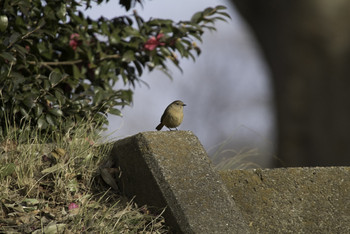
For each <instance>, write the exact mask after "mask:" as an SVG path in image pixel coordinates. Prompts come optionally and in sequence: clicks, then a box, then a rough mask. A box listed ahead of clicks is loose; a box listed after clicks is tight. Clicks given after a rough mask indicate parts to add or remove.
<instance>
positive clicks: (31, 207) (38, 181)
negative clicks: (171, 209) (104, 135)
mask: <svg viewBox="0 0 350 234" xmlns="http://www.w3.org/2000/svg"><path fill="white" fill-rule="evenodd" d="M100 135H101V134H99V133H96V132H94V131H91V128H90V127H89V124H82V126H81V127H80V128H78V129H75V130H74V132H69V133H68V134H65V135H56V136H45V135H42V134H41V133H39V132H35V131H34V132H33V131H25V129H21V130H20V131H17V130H16V129H11V130H10V131H7V135H6V137H4V136H2V137H0V206H1V207H0V210H1V212H0V232H1V233H90V232H92V233H107V232H112V233H167V231H168V230H167V228H166V227H165V226H164V219H163V218H162V216H161V214H158V215H154V214H151V213H150V212H149V210H148V208H147V207H146V206H144V207H138V206H137V205H136V204H135V203H134V202H133V201H129V200H128V199H126V198H125V197H122V196H120V195H118V194H117V193H116V192H115V191H114V190H112V189H110V188H109V186H108V185H106V183H104V181H103V180H102V179H101V176H100V170H99V166H100V165H101V163H102V162H103V161H104V160H106V157H107V156H108V154H109V152H110V150H111V145H112V144H107V143H106V142H103V139H101V137H100ZM53 139H54V140H53Z"/></svg>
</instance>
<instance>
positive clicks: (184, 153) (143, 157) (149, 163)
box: [111, 131, 249, 233]
mask: <svg viewBox="0 0 350 234" xmlns="http://www.w3.org/2000/svg"><path fill="white" fill-rule="evenodd" d="M111 158H112V160H113V161H114V162H115V164H116V165H118V166H119V167H120V169H121V171H122V174H121V178H120V181H119V186H120V187H121V188H122V190H123V192H124V193H125V194H126V195H127V196H129V197H133V196H135V201H136V202H137V203H138V204H139V205H143V204H147V205H149V206H154V207H158V208H164V207H166V211H165V214H164V216H165V219H166V222H167V223H168V224H169V225H170V226H172V227H173V231H174V232H175V233H180V232H181V233H249V227H248V225H247V223H246V222H245V220H244V219H243V217H242V214H241V212H240V210H239V209H237V206H236V204H235V202H234V201H233V199H232V198H231V197H230V195H229V193H228V191H227V189H226V187H225V186H224V185H223V183H222V181H221V178H220V176H219V175H218V174H217V173H216V172H215V171H214V170H213V168H212V165H211V162H210V160H209V159H208V156H207V154H206V152H205V150H204V149H203V146H202V145H201V144H200V142H199V140H198V138H197V137H196V136H195V135H194V134H193V133H192V132H189V131H163V132H143V133H139V134H137V135H134V136H131V137H128V138H125V139H122V140H119V141H117V142H115V144H114V148H113V150H112V153H111Z"/></svg>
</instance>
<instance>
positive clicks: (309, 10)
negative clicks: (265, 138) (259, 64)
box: [232, 0, 350, 166]
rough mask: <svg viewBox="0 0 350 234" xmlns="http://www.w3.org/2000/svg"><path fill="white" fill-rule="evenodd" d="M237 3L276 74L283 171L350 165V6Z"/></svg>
mask: <svg viewBox="0 0 350 234" xmlns="http://www.w3.org/2000/svg"><path fill="white" fill-rule="evenodd" d="M232 2H233V3H234V4H235V6H236V7H237V9H238V11H239V12H240V13H241V15H242V16H243V18H245V20H246V21H247V22H248V24H249V25H250V26H251V28H252V31H253V32H254V33H255V36H256V38H257V40H258V42H259V43H260V46H261V48H262V50H263V53H264V55H265V57H266V60H267V63H268V65H269V66H270V70H271V73H272V79H273V82H272V83H273V85H274V87H273V89H274V99H275V106H276V114H277V116H276V117H277V133H278V137H277V138H278V150H277V157H278V158H279V161H278V163H276V166H327V165H328V166H329V165H350V1H348V0H308V1H304V0H285V1H281V0H270V1H254V0H232Z"/></svg>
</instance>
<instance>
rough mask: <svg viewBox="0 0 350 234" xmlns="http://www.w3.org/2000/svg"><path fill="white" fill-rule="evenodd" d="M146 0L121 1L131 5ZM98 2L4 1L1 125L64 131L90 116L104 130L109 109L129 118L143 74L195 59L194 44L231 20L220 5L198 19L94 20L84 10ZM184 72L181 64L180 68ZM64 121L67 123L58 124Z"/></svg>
mask: <svg viewBox="0 0 350 234" xmlns="http://www.w3.org/2000/svg"><path fill="white" fill-rule="evenodd" d="M103 2H108V1H103V0H98V1H97V3H99V4H100V3H103ZM140 2H141V0H133V1H132V0H120V4H121V5H122V6H124V7H125V8H126V9H127V10H128V9H130V8H131V7H132V6H134V4H136V3H140ZM90 3H91V0H85V1H75V0H57V1H51V0H46V1H42V0H1V1H0V84H1V86H0V98H1V102H0V108H1V111H0V127H1V131H2V132H3V133H5V134H6V130H7V129H8V125H7V124H8V123H10V125H13V126H17V127H19V129H21V126H24V125H25V126H28V124H29V126H30V127H31V128H39V129H41V130H43V131H47V132H49V133H50V132H56V131H61V132H62V131H63V132H66V131H67V129H70V128H72V127H74V126H75V125H76V124H77V123H79V122H80V121H82V120H90V121H92V122H94V123H95V124H98V126H97V127H101V126H102V125H104V124H107V114H108V113H110V114H114V115H121V108H122V107H124V106H125V105H130V104H131V102H132V94H133V92H132V88H133V87H134V86H135V83H136V82H139V81H140V80H139V78H140V76H141V75H142V73H143V71H144V70H145V69H146V68H148V69H149V70H153V69H154V68H160V69H162V70H163V71H164V72H166V73H167V71H168V67H167V64H166V62H167V60H169V61H172V62H173V63H174V64H175V65H176V66H177V67H178V68H180V65H179V60H178V59H177V55H176V54H179V55H180V56H181V57H185V58H189V57H190V58H192V59H194V58H195V57H194V55H193V53H194V52H195V53H197V54H198V55H199V54H200V49H199V48H198V46H197V45H196V44H195V43H194V41H195V40H201V36H202V34H203V29H205V28H207V29H210V30H213V29H215V28H214V27H213V22H214V21H215V20H224V18H222V17H221V16H224V17H226V18H227V17H229V16H228V15H227V14H226V13H225V12H223V10H225V9H226V8H225V7H223V6H218V7H215V8H207V9H206V10H204V11H203V12H198V13H196V14H195V15H194V16H193V17H192V19H191V20H189V21H181V22H178V23H175V22H173V21H172V20H165V19H151V20H149V21H145V20H143V19H142V18H141V17H140V16H139V15H137V13H136V11H134V14H133V16H132V17H130V16H118V17H115V18H113V19H106V18H104V17H101V18H99V19H98V20H92V19H91V18H89V17H86V16H84V15H83V13H82V12H80V11H78V9H77V8H78V7H79V6H83V7H86V8H88V7H90ZM180 69H181V68H180ZM58 126H59V127H58Z"/></svg>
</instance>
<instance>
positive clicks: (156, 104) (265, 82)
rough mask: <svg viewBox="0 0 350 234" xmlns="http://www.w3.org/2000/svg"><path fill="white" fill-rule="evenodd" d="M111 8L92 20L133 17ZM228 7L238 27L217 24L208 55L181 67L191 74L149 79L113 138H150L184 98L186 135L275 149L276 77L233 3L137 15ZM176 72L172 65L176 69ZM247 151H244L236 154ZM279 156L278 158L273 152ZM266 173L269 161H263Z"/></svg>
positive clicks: (177, 4)
mask: <svg viewBox="0 0 350 234" xmlns="http://www.w3.org/2000/svg"><path fill="white" fill-rule="evenodd" d="M118 2H119V1H110V2H109V3H108V6H106V5H102V6H98V7H96V6H95V7H93V8H92V9H91V10H89V11H87V12H86V14H88V15H89V16H91V17H92V18H98V17H99V16H100V15H103V16H105V17H107V18H113V17H116V16H119V15H123V14H132V10H131V11H129V12H125V11H124V10H123V9H121V7H120V6H119V4H118ZM216 5H225V6H227V7H229V10H228V13H229V14H230V15H231V17H232V20H229V22H228V23H226V22H217V24H216V27H217V32H206V33H205V35H204V38H203V41H204V42H203V44H200V43H198V45H199V46H200V47H201V49H202V54H201V55H200V57H199V58H197V60H196V61H195V62H193V61H191V60H185V59H182V60H180V66H181V67H182V68H183V71H184V72H183V73H181V72H180V71H178V70H177V68H175V67H172V66H170V67H172V75H173V80H170V79H169V78H168V77H167V76H166V75H165V74H163V73H161V72H159V71H156V72H151V73H149V72H145V73H144V75H143V76H142V77H141V79H142V80H143V81H145V82H147V83H148V84H149V86H150V88H148V87H146V86H145V85H142V84H141V85H140V86H139V85H136V89H135V90H134V104H133V106H132V107H126V108H124V109H123V110H122V113H123V116H124V117H123V118H120V117H116V116H110V117H109V121H110V124H109V127H108V132H109V133H111V134H112V135H111V136H110V137H113V138H116V139H121V138H124V137H126V136H129V135H134V134H137V133H138V132H142V131H154V130H155V129H154V128H155V127H156V126H157V124H158V123H159V121H160V117H161V115H162V113H163V111H164V109H165V108H166V106H167V105H168V104H169V103H171V102H172V101H174V100H177V99H180V100H182V101H183V102H184V103H186V104H187V106H186V107H185V110H184V115H185V117H184V120H183V123H182V125H181V126H180V127H179V129H180V130H190V131H193V132H194V134H196V135H197V137H198V138H199V139H200V141H201V143H202V144H203V145H204V147H205V148H206V149H207V150H208V149H210V148H212V147H213V146H215V145H217V144H220V143H221V142H223V141H224V140H226V139H228V138H230V137H231V138H232V139H231V140H232V141H233V145H234V146H233V147H242V145H244V147H246V148H249V147H253V148H258V149H259V148H262V149H263V148H264V150H266V149H268V150H270V151H271V150H272V149H273V147H274V134H273V131H274V130H273V129H274V125H273V124H274V116H273V110H272V107H271V92H270V85H269V79H268V76H269V73H268V70H267V69H266V67H265V64H264V61H263V59H262V58H261V57H262V56H261V54H260V52H259V48H258V46H257V45H256V43H255V42H254V39H253V37H252V35H251V34H250V32H249V29H247V27H246V26H245V24H244V23H243V22H242V20H241V19H240V17H239V16H238V14H237V13H236V12H235V11H234V9H233V8H232V7H231V5H230V4H229V3H228V2H227V1H219V0H201V1H198V0H177V1H173V0H152V1H148V0H145V1H144V7H143V8H142V7H141V6H138V7H137V8H136V10H137V12H138V14H139V15H140V16H142V17H143V18H144V19H146V20H147V19H149V18H150V17H152V18H170V19H172V20H175V21H177V20H187V19H190V18H191V16H192V15H193V14H194V13H195V12H197V11H200V10H203V9H205V8H206V7H209V6H211V7H213V6H216ZM169 65H170V62H169ZM236 150H239V149H236ZM271 154H272V153H271ZM258 161H259V164H261V166H263V167H265V166H267V165H268V162H269V159H260V160H258Z"/></svg>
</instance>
